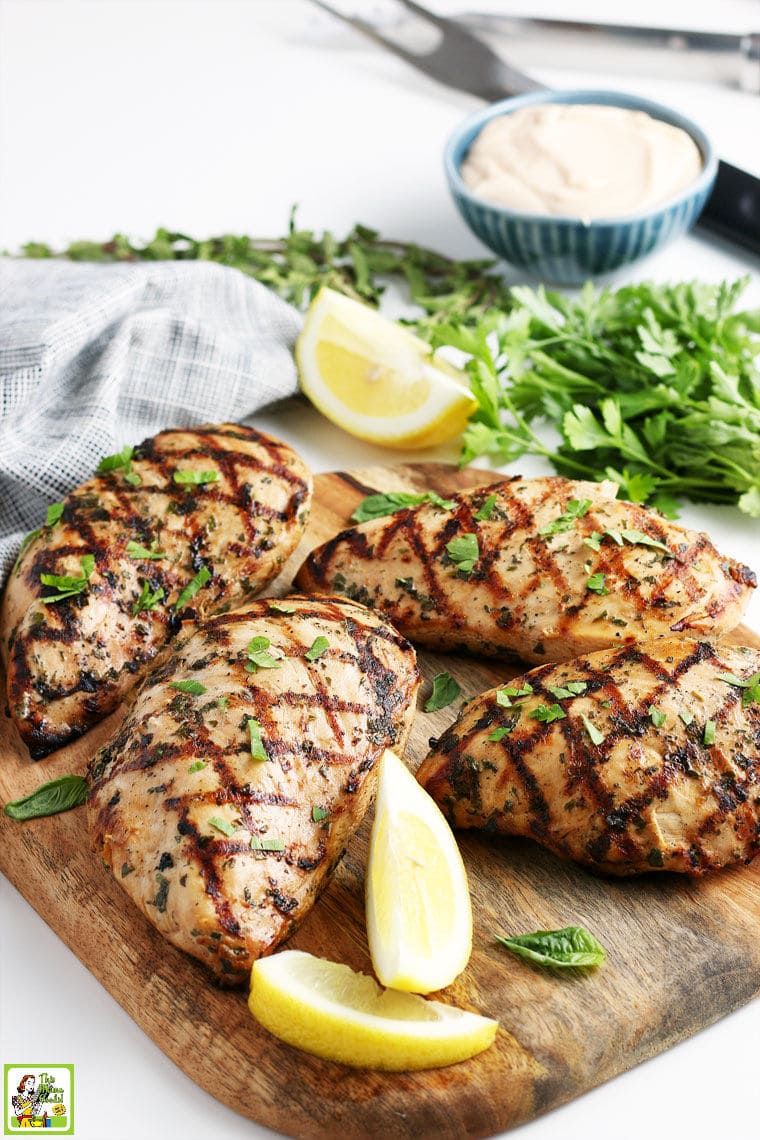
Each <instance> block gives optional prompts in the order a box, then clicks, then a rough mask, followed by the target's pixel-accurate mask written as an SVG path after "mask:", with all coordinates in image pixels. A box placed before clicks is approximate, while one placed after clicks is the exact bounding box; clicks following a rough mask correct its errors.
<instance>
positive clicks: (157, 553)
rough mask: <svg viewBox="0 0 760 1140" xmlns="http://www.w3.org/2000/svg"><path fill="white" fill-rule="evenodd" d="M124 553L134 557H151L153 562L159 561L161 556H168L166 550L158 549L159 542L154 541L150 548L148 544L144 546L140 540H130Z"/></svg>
mask: <svg viewBox="0 0 760 1140" xmlns="http://www.w3.org/2000/svg"><path fill="white" fill-rule="evenodd" d="M124 553H125V554H126V555H127V556H128V557H129V558H134V559H149V560H151V561H153V562H157V561H159V560H160V559H161V558H166V556H167V555H166V551H165V550H159V549H158V542H152V543H151V544H150V549H148V547H147V546H142V545H141V544H140V543H139V542H133V541H130V542H128V543H127V545H126V546H125V547H124Z"/></svg>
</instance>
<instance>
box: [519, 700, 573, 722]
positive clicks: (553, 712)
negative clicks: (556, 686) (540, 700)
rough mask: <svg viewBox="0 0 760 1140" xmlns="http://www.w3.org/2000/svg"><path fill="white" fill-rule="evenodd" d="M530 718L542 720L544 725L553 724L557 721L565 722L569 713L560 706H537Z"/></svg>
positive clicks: (529, 714)
mask: <svg viewBox="0 0 760 1140" xmlns="http://www.w3.org/2000/svg"><path fill="white" fill-rule="evenodd" d="M528 716H530V717H532V718H533V720H540V721H541V722H542V724H551V723H552V721H555V720H564V718H565V717H566V716H567V713H566V712H565V710H564V709H563V708H561V706H560V705H557V704H554V705H537V706H536V708H534V709H533V711H532V712H530V713H528Z"/></svg>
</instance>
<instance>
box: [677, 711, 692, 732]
mask: <svg viewBox="0 0 760 1140" xmlns="http://www.w3.org/2000/svg"><path fill="white" fill-rule="evenodd" d="M678 715H679V716H680V718H681V720H682V721H683V722H684V724H685V725H686V727H687V728H688V727H689V725H690V724H693V723H694V716H693V714H692V713H690V712H689V711H688V710H687V709H682V710H681V711H680V712H679V714H678Z"/></svg>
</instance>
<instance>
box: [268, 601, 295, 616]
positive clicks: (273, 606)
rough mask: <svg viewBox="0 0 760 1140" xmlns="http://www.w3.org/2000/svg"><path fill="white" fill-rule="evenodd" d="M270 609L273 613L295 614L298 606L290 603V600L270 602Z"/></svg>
mask: <svg viewBox="0 0 760 1140" xmlns="http://www.w3.org/2000/svg"><path fill="white" fill-rule="evenodd" d="M269 610H270V611H271V613H273V614H294V613H295V612H296V607H295V606H291V605H289V604H288V602H270V603H269Z"/></svg>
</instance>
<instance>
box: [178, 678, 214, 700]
mask: <svg viewBox="0 0 760 1140" xmlns="http://www.w3.org/2000/svg"><path fill="white" fill-rule="evenodd" d="M169 688H170V689H176V690H177V691H178V692H180V693H189V694H190V696H191V697H200V696H202V695H203V693H205V692H207V691H208V690H207V689H206V686H205V685H202V684H201V683H200V681H172V682H171V683H170V685H169Z"/></svg>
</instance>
